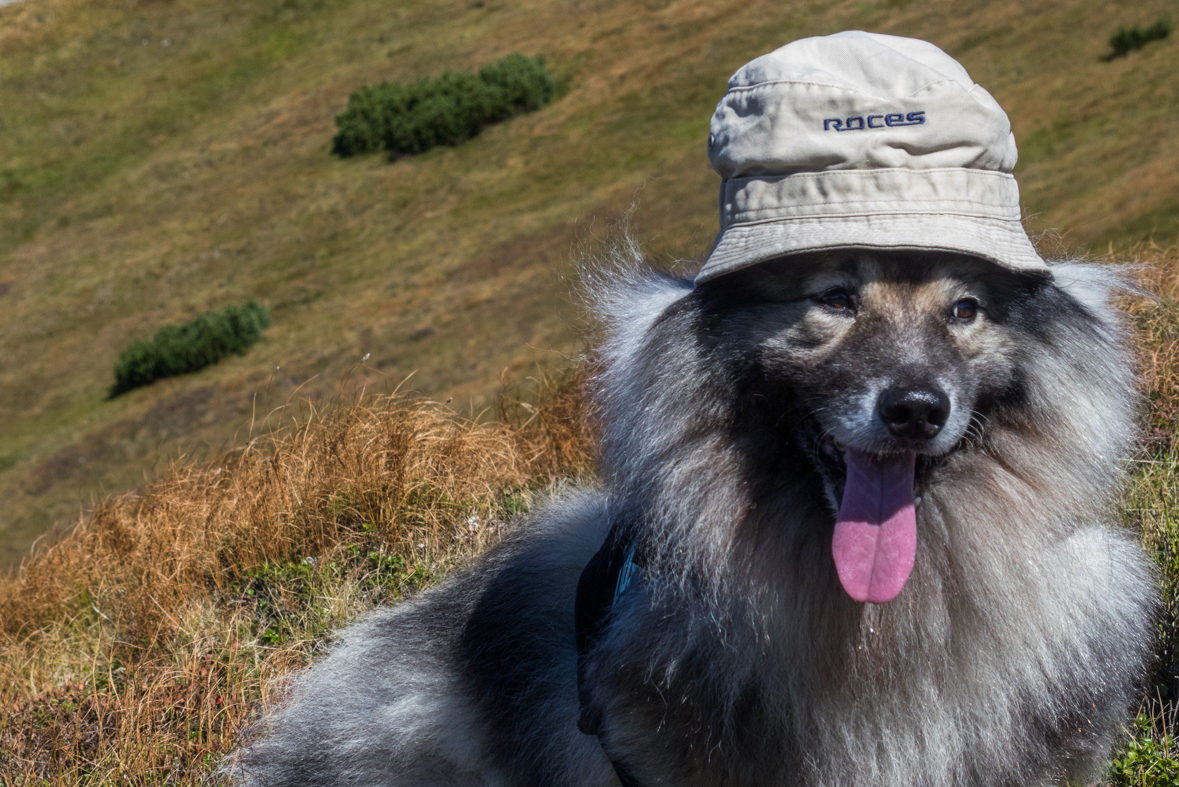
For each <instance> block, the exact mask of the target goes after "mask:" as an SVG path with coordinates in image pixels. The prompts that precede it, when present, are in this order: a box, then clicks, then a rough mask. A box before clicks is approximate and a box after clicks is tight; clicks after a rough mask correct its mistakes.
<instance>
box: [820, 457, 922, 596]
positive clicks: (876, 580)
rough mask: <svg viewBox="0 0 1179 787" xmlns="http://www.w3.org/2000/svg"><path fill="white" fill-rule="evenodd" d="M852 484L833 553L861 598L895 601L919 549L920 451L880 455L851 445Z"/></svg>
mask: <svg viewBox="0 0 1179 787" xmlns="http://www.w3.org/2000/svg"><path fill="white" fill-rule="evenodd" d="M844 459H845V461H846V462H847V484H846V485H845V486H844V487H843V505H841V506H840V507H839V513H838V514H837V515H836V517H835V534H834V537H833V538H832V540H831V554H832V555H833V556H834V557H835V569H836V571H838V572H839V581H840V582H841V583H842V584H843V589H844V590H846V591H847V594H848V595H849V596H851V597H852V598H854V599H855V600H856V601H870V602H872V603H873V604H883V603H885V602H886V601H892V600H893V599H894V598H896V596H897V594H898V593H900V592H901V588H903V587H904V586H905V580H907V579H908V578H909V572H911V571H912V570H913V558H914V557H915V556H916V554H917V512H916V510H915V508H914V506H913V467H914V464H915V462H916V456H914V455H913V454H907V455H904V456H900V457H897V458H895V459H878V458H876V457H871V456H868V455H867V454H861V453H860V452H858V451H853V450H852V449H850V448H849V449H847V451H846V452H845V454H844Z"/></svg>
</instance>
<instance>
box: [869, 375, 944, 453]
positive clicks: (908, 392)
mask: <svg viewBox="0 0 1179 787" xmlns="http://www.w3.org/2000/svg"><path fill="white" fill-rule="evenodd" d="M949 417H950V397H948V396H946V392H945V391H943V390H942V389H941V388H934V387H933V386H926V385H916V386H911V387H908V388H889V389H888V390H887V391H885V392H884V393H882V394H880V419H881V420H882V421H884V424H885V426H887V427H888V431H890V432H892V433H893V434H894V435H896V436H897V437H907V438H909V439H911V440H932V439H933V438H934V437H937V433H938V432H940V431H941V430H942V427H943V426H945V425H946V419H947V418H949Z"/></svg>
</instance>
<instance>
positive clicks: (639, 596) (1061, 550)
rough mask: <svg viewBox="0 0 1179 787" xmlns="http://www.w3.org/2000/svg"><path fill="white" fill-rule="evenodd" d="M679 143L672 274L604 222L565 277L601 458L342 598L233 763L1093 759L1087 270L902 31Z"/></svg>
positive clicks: (583, 772) (807, 65) (1113, 592)
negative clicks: (603, 235)
mask: <svg viewBox="0 0 1179 787" xmlns="http://www.w3.org/2000/svg"><path fill="white" fill-rule="evenodd" d="M708 150H709V157H710V159H711V161H712V164H713V166H714V167H715V168H716V170H717V172H718V173H720V175H721V177H722V178H723V180H722V183H721V199H720V206H721V216H720V227H721V232H720V234H719V235H718V237H717V241H716V244H715V245H714V246H713V249H712V251H711V252H710V254H709V257H708V259H707V261H706V262H705V264H704V266H703V268H702V269H701V271H700V272H699V274H697V275H696V277H695V278H694V279H693V280H688V279H676V278H673V277H668V276H664V275H660V274H656V273H652V272H651V271H649V270H645V269H644V267H643V265H642V262H641V260H639V259H638V257H639V255H638V253H637V251H636V250H635V249H634V247H633V244H631V245H630V246H626V244H624V248H625V249H627V251H626V255H625V256H627V257H629V258H630V262H629V263H628V264H627V265H624V266H622V267H623V268H626V270H628V271H629V272H625V271H624V272H620V273H618V274H616V275H612V276H608V275H604V274H603V275H599V276H598V280H597V281H595V282H592V283H591V284H590V286H589V291H590V292H591V293H592V294H593V298H594V299H595V300H596V302H597V308H598V312H599V314H600V317H601V319H602V321H603V323H604V325H605V329H606V340H605V343H604V345H603V347H602V357H601V362H602V365H601V371H600V373H599V375H598V376H597V379H596V384H595V387H594V396H595V397H596V403H595V404H596V405H597V407H598V408H599V411H600V413H601V419H602V422H601V427H602V443H601V446H600V448H601V459H602V465H601V466H602V487H601V489H600V490H596V491H584V492H581V493H579V494H574V495H571V496H569V497H568V498H567V499H565V500H564V501H558V502H555V503H553V504H552V505H550V506H549V507H548V508H547V510H545V511H543V512H541V513H540V514H538V515H537V516H536V517H535V518H534V519H533V520H532V521H530V522H528V523H526V524H525V525H523V526H521V527H520V528H519V529H518V530H517V532H516V533H515V535H513V536H512V537H511V538H510V539H509V540H508V541H507V543H505V544H503V545H501V546H499V547H498V548H496V549H494V550H492V552H491V553H490V554H489V555H488V556H486V557H485V558H484V559H483V560H482V561H481V562H480V563H479V564H478V565H476V566H475V567H474V568H472V569H471V570H469V571H467V572H465V573H462V574H459V575H458V576H455V577H453V578H452V579H450V580H449V581H447V582H446V583H444V584H443V585H442V586H441V587H439V588H437V589H435V590H431V591H429V592H427V593H424V594H422V595H421V597H419V598H416V599H414V600H413V601H411V602H408V603H405V604H402V605H401V606H399V607H398V608H397V609H395V610H392V611H390V612H387V613H385V614H382V615H379V616H377V617H374V618H372V619H371V620H369V621H368V622H367V623H364V624H362V625H360V626H358V627H356V628H355V629H353V630H352V631H350V632H349V633H348V634H347V635H346V636H345V638H344V641H343V643H342V644H341V645H340V646H339V647H338V648H336V650H335V651H334V652H333V653H332V654H331V655H330V656H329V657H328V658H327V659H326V660H325V661H324V662H323V663H321V664H319V665H318V666H316V667H314V668H312V669H311V670H310V671H309V672H308V673H306V674H305V675H304V676H303V677H302V678H301V679H300V680H299V681H298V682H297V684H296V685H295V687H294V689H293V690H292V691H291V694H290V696H289V699H288V700H287V702H286V704H285V705H284V706H283V707H282V708H281V709H279V710H278V712H277V713H275V714H274V715H273V716H272V717H271V718H269V719H268V720H267V721H266V723H265V724H263V725H260V730H259V733H258V734H259V736H260V737H258V738H257V739H256V740H255V742H254V743H253V744H252V745H251V746H250V747H248V748H247V749H245V750H244V751H243V752H242V753H241V756H240V759H239V764H240V766H241V770H240V771H239V774H240V779H241V781H242V782H243V783H246V784H251V785H275V787H280V786H285V785H336V784H341V785H342V784H349V785H364V786H365V787H376V786H377V785H387V786H392V785H405V786H406V787H409V786H410V785H413V786H414V787H525V786H528V787H565V786H567V787H573V786H574V785H577V786H578V787H610V786H612V785H613V786H615V787H617V785H619V784H621V785H622V787H648V786H650V785H661V784H663V785H675V786H676V787H691V786H694V785H696V786H699V787H721V786H722V785H724V786H725V787H738V786H739V785H740V786H743V787H744V786H749V785H777V786H779V787H791V786H792V785H799V786H801V785H812V786H819V785H821V786H822V787H869V786H872V787H877V786H878V787H886V786H893V785H895V786H897V787H915V786H920V785H925V786H927V787H944V786H945V785H963V786H964V785H975V786H976V787H995V786H996V785H1012V786H1014V785H1020V786H1021V787H1022V786H1023V785H1046V784H1052V783H1062V782H1065V781H1069V782H1074V783H1077V782H1080V783H1083V782H1085V781H1088V780H1090V779H1093V778H1096V777H1097V776H1098V775H1099V774H1100V769H1101V766H1102V763H1103V761H1104V758H1105V757H1106V756H1108V753H1109V751H1110V748H1111V745H1112V743H1113V741H1114V739H1115V738H1116V736H1117V734H1118V730H1119V725H1120V722H1121V721H1122V720H1123V719H1124V718H1125V716H1126V714H1127V711H1128V709H1129V707H1130V705H1131V704H1132V702H1133V700H1134V699H1135V697H1136V696H1137V693H1138V691H1139V690H1140V686H1139V682H1140V681H1141V679H1142V675H1143V672H1144V665H1145V664H1146V662H1147V658H1148V655H1149V643H1150V632H1151V622H1152V611H1153V608H1154V605H1155V600H1154V591H1153V587H1152V584H1153V583H1152V581H1151V574H1150V571H1149V569H1148V568H1147V565H1146V563H1145V561H1144V557H1143V555H1142V553H1141V550H1140V549H1139V548H1138V546H1137V545H1136V544H1135V543H1134V539H1133V537H1132V536H1131V535H1130V534H1128V533H1125V532H1123V531H1122V530H1121V529H1120V528H1118V527H1117V526H1116V525H1114V524H1110V523H1111V522H1113V521H1114V520H1116V513H1115V512H1114V511H1113V510H1112V503H1113V501H1114V500H1115V498H1116V495H1117V492H1118V489H1119V485H1120V482H1121V480H1122V477H1123V465H1124V463H1125V460H1126V457H1127V455H1128V454H1129V452H1130V451H1131V450H1132V447H1133V438H1134V431H1135V430H1134V418H1135V395H1134V390H1135V386H1134V381H1133V379H1132V374H1131V371H1132V370H1131V367H1132V364H1131V357H1130V354H1129V351H1128V348H1127V336H1126V333H1125V329H1124V327H1123V324H1122V315H1121V314H1120V313H1119V312H1118V310H1117V308H1116V307H1115V306H1114V304H1113V300H1114V299H1115V297H1116V296H1117V295H1118V291H1119V288H1120V284H1119V281H1118V280H1117V278H1116V276H1115V275H1113V274H1111V272H1110V271H1109V269H1107V268H1102V267H1098V266H1086V265H1080V264H1063V263H1062V264H1057V265H1048V264H1047V263H1045V262H1044V260H1043V259H1041V258H1040V256H1039V254H1038V253H1037V252H1036V249H1035V248H1034V247H1033V245H1032V243H1031V242H1030V240H1029V239H1028V237H1027V235H1026V233H1025V232H1024V230H1023V227H1022V225H1021V223H1020V211H1019V190H1018V187H1017V185H1016V183H1015V179H1014V177H1013V176H1012V174H1011V169H1012V167H1013V166H1014V164H1015V161H1016V158H1017V155H1016V149H1015V138H1014V136H1013V135H1012V133H1011V126H1010V123H1009V122H1008V119H1007V116H1006V114H1004V112H1003V110H1002V109H1001V108H1000V107H999V105H998V104H997V103H996V102H995V100H994V99H993V98H992V97H991V96H990V95H989V94H988V93H987V92H986V91H985V90H983V89H982V88H981V87H979V86H978V85H975V84H974V83H973V82H972V81H971V80H970V77H969V75H968V74H967V73H966V71H965V69H963V68H962V66H961V65H959V64H958V63H956V62H955V61H954V60H953V59H952V58H950V57H949V56H948V55H946V54H945V53H944V52H942V51H941V50H940V49H938V48H937V47H935V46H933V45H931V44H928V43H926V42H924V41H916V40H914V39H907V38H896V37H893V36H882V35H875V34H870V33H860V32H849V33H842V34H838V35H834V36H828V37H824V38H810V39H803V40H800V41H795V42H793V43H791V44H788V45H787V46H785V47H782V48H781V49H779V50H777V51H775V52H772V53H770V54H768V55H765V56H763V57H761V58H758V59H756V60H754V61H753V62H751V63H749V64H748V65H746V66H745V67H744V68H742V69H741V70H739V71H738V72H737V73H736V74H735V75H734V76H733V78H732V79H731V80H730V81H729V89H728V92H727V93H726V94H725V96H724V98H723V99H722V100H721V102H720V104H719V105H718V106H717V110H716V113H715V114H714V116H713V119H712V125H711V129H710V134H709V143H708ZM591 278H592V277H591Z"/></svg>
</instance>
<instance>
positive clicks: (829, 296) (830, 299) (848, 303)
mask: <svg viewBox="0 0 1179 787" xmlns="http://www.w3.org/2000/svg"><path fill="white" fill-rule="evenodd" d="M819 302H820V303H822V304H823V305H824V306H826V307H828V308H830V309H835V310H836V311H851V310H852V309H853V308H855V303H854V302H853V301H852V297H851V296H850V295H848V294H847V293H846V292H844V291H843V290H832V291H831V292H827V293H824V294H822V295H820V296H819Z"/></svg>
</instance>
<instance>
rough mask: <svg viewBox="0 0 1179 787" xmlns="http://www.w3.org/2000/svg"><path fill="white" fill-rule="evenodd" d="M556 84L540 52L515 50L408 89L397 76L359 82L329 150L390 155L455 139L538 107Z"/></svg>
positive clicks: (452, 142)
mask: <svg viewBox="0 0 1179 787" xmlns="http://www.w3.org/2000/svg"><path fill="white" fill-rule="evenodd" d="M556 88H557V84H556V80H554V78H553V75H552V74H551V73H550V72H549V70H548V69H547V68H545V66H544V60H543V58H539V57H537V58H532V57H525V56H524V55H521V54H512V55H508V56H507V57H505V58H504V59H503V60H500V61H498V62H496V63H492V64H491V65H489V66H484V67H483V68H481V69H480V70H479V74H478V75H474V74H461V73H458V72H455V71H448V72H446V73H445V74H443V75H442V76H440V77H438V78H437V79H421V80H418V81H417V82H414V83H412V84H410V85H409V86H408V87H407V86H405V85H402V84H401V83H399V82H384V83H382V84H379V85H371V86H368V87H362V88H360V89H359V90H357V91H355V92H354V93H353V94H352V95H351V96H349V98H348V109H346V110H345V111H344V113H343V114H342V115H339V116H338V117H337V118H336V128H337V133H336V136H335V139H334V140H333V141H332V151H333V152H334V153H336V154H337V155H340V156H345V157H347V156H355V155H358V154H361V153H375V152H376V151H379V150H382V149H384V150H388V151H389V153H390V154H391V155H392V156H394V157H396V156H412V155H415V154H418V153H424V152H425V151H427V150H429V149H430V148H433V147H436V146H438V145H457V144H459V143H461V142H465V141H466V140H468V139H470V138H471V137H474V136H475V135H477V134H478V133H479V132H480V131H482V130H483V127H484V126H488V125H491V124H492V123H499V122H500V121H503V120H507V119H508V118H510V117H514V116H516V115H521V114H523V113H525V112H533V111H535V110H537V109H540V108H541V107H543V106H544V105H545V104H548V103H549V102H550V101H552V100H553V95H554V94H555V93H556Z"/></svg>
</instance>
